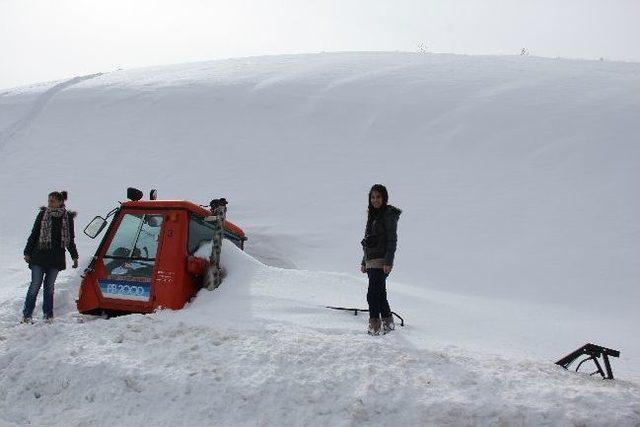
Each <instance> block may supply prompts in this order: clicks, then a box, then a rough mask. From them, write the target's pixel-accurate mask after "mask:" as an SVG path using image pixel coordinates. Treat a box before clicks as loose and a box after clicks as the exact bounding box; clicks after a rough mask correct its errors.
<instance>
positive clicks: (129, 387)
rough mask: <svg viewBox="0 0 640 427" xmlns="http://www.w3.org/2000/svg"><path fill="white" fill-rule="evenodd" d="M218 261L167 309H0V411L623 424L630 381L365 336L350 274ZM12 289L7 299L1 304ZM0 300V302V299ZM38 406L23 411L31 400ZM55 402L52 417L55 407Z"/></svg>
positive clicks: (188, 418)
mask: <svg viewBox="0 0 640 427" xmlns="http://www.w3.org/2000/svg"><path fill="white" fill-rule="evenodd" d="M223 248H224V252H223V256H224V260H225V268H226V269H227V271H228V275H227V276H226V278H225V281H224V283H223V285H222V286H221V287H220V288H219V289H218V290H216V291H214V292H209V291H206V290H202V291H201V292H200V293H199V294H198V296H197V298H196V299H195V300H194V301H193V302H192V303H191V304H190V305H189V306H188V307H187V308H185V309H183V310H180V311H169V310H166V311H164V310H163V311H158V312H156V313H154V314H150V315H146V316H143V315H129V316H122V317H117V318H112V319H109V320H103V319H101V318H97V317H92V316H84V317H82V318H83V319H84V320H85V321H84V323H79V322H78V316H77V315H76V314H75V313H74V310H73V309H72V307H71V306H69V305H68V304H66V303H65V302H66V301H67V299H68V298H66V297H67V296H68V295H71V294H72V292H71V291H72V290H73V288H74V287H75V286H74V285H73V284H72V283H68V282H67V283H62V284H61V285H60V286H59V290H58V293H57V294H56V298H57V301H58V302H61V300H62V302H63V304H62V306H61V307H60V309H59V310H58V313H59V315H58V318H57V319H56V322H55V323H54V324H53V325H46V324H43V323H40V322H38V323H37V324H35V325H16V324H15V321H16V319H15V314H14V315H11V314H10V313H9V312H8V311H7V310H3V311H2V317H0V321H1V322H2V323H3V326H4V327H3V329H2V331H3V332H2V334H1V335H0V342H2V346H3V348H4V349H3V351H2V352H0V374H1V375H0V390H2V392H0V409H1V410H0V413H1V414H2V416H1V417H0V422H3V423H4V424H7V425H12V424H15V425H26V424H36V425H80V424H82V425H87V424H90V425H95V424H98V425H109V424H114V423H115V424H119V423H126V424H131V425H139V424H153V425H166V426H170V425H255V424H260V425H283V424H284V425H291V424H295V425H300V424H303V425H353V424H358V425H398V424H401V425H425V424H437V425H460V424H478V425H495V424H509V425H511V424H524V425H558V424H566V425H569V424H573V425H602V424H613V425H633V424H634V423H637V422H638V420H640V414H639V413H638V402H640V388H638V386H637V385H635V384H633V383H629V382H626V381H615V382H605V381H599V380H596V379H594V378H591V377H589V376H587V375H584V374H582V375H581V374H575V373H571V372H568V371H565V370H563V369H562V368H560V367H558V366H556V365H554V364H552V363H545V362H543V361H539V360H527V359H512V358H507V357H498V356H495V355H493V356H489V355H478V354H473V353H469V352H465V351H463V350H461V349H457V348H451V347H449V348H443V349H440V350H437V349H431V350H428V349H424V348H420V347H419V346H416V345H414V344H413V343H412V342H411V337H412V336H413V335H414V334H415V333H416V332H417V331H418V330H419V329H420V325H419V324H417V323H416V324H414V323H412V322H414V321H415V319H411V320H410V321H409V322H408V323H407V326H406V327H405V328H400V327H399V330H398V331H396V332H394V333H391V334H388V335H386V336H382V337H379V338H375V339H372V338H371V337H369V336H367V335H366V334H365V333H364V329H365V326H366V318H365V317H362V316H360V317H356V316H353V315H352V314H349V313H343V312H337V311H331V310H328V309H326V308H324V305H325V304H328V303H335V304H346V305H353V304H355V305H357V304H358V303H359V302H360V300H361V299H362V292H363V286H364V284H363V281H362V280H360V279H356V278H352V277H349V276H346V275H340V274H335V273H319V272H306V271H297V270H283V269H278V268H273V267H268V266H265V265H262V264H260V263H259V262H257V261H255V260H254V259H252V258H251V257H249V256H248V255H247V254H245V253H243V252H241V251H239V250H238V249H237V248H236V247H235V246H233V245H225V246H224V247H223ZM17 303H18V302H17V301H16V302H14V303H13V304H11V305H12V306H13V307H12V309H15V308H16V307H15V306H16V305H17ZM5 304H6V303H3V305H5ZM34 408H37V410H34ZM61 410H63V411H64V417H63V418H60V417H59V415H60V411H61Z"/></svg>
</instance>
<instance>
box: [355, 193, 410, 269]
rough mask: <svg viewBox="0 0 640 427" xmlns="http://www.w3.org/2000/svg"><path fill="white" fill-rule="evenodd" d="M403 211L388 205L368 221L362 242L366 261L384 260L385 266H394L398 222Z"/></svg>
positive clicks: (363, 259) (363, 260) (363, 261)
mask: <svg viewBox="0 0 640 427" xmlns="http://www.w3.org/2000/svg"><path fill="white" fill-rule="evenodd" d="M401 213H402V210H400V209H398V208H396V207H395V206H391V205H387V206H385V207H383V208H381V209H379V210H377V211H376V212H374V213H373V214H372V215H370V216H369V218H368V220H367V228H366V230H365V238H364V239H363V240H362V248H363V249H364V257H363V258H362V265H364V264H365V261H369V260H372V259H379V258H384V263H385V265H388V266H393V259H394V257H395V254H396V246H397V242H398V233H397V230H398V220H399V219H400V214H401Z"/></svg>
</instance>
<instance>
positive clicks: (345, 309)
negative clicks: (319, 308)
mask: <svg viewBox="0 0 640 427" xmlns="http://www.w3.org/2000/svg"><path fill="white" fill-rule="evenodd" d="M327 308H330V309H331V310H342V311H353V315H354V316H357V315H358V312H359V311H362V312H365V313H368V312H369V310H367V309H365V308H348V307H332V306H330V305H328V306H327ZM391 315H392V316H396V317H397V318H398V319H400V326H404V319H403V318H402V317H400V315H399V314H398V313H396V312H395V311H392V312H391Z"/></svg>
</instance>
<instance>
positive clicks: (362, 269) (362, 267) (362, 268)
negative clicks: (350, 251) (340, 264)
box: [360, 264, 367, 273]
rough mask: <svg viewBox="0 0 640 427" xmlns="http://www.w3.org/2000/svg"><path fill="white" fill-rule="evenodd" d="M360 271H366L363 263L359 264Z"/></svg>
mask: <svg viewBox="0 0 640 427" xmlns="http://www.w3.org/2000/svg"><path fill="white" fill-rule="evenodd" d="M360 271H361V272H362V273H366V272H367V267H365V266H364V265H362V264H360Z"/></svg>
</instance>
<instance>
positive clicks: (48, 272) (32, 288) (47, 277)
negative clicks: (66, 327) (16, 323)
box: [22, 265, 58, 318]
mask: <svg viewBox="0 0 640 427" xmlns="http://www.w3.org/2000/svg"><path fill="white" fill-rule="evenodd" d="M57 276H58V270H56V269H55V268H44V267H40V266H39V265H31V285H29V290H28V291H27V299H26V300H25V301H24V310H23V311H22V315H23V316H24V317H31V315H32V314H33V309H34V308H35V306H36V298H38V292H39V291H40V286H41V285H42V282H43V281H44V297H43V302H42V311H43V313H44V317H45V318H47V317H53V285H54V284H55V282H56V277H57Z"/></svg>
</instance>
